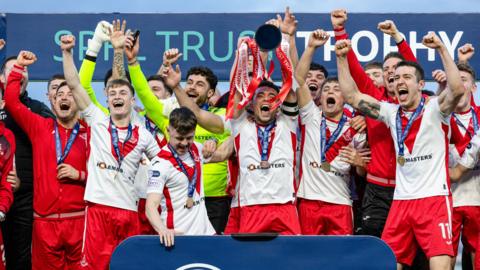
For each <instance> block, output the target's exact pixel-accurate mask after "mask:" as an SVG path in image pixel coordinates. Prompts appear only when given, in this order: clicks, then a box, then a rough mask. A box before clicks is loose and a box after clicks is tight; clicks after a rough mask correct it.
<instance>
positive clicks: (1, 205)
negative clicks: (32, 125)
mask: <svg viewBox="0 0 480 270" xmlns="http://www.w3.org/2000/svg"><path fill="white" fill-rule="evenodd" d="M15 147H16V146H15V137H14V136H13V133H12V132H11V131H10V130H9V129H7V128H6V127H5V124H4V123H3V122H0V173H1V178H0V211H1V212H3V213H7V212H8V210H9V209H10V206H11V205H12V202H13V192H12V185H11V184H10V183H8V182H7V176H8V173H9V172H10V171H11V170H12V168H13V158H14V156H15Z"/></svg>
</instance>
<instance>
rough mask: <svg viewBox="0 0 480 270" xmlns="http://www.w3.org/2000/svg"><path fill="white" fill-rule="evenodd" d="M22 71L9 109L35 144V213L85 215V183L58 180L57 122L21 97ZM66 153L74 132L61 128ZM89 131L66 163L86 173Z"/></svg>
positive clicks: (10, 91)
mask: <svg viewBox="0 0 480 270" xmlns="http://www.w3.org/2000/svg"><path fill="white" fill-rule="evenodd" d="M21 70H23V68H22V67H19V66H15V67H14V69H13V70H12V72H11V73H10V76H9V77H8V83H7V86H6V91H5V103H6V109H7V110H8V112H9V113H10V114H11V115H12V117H13V118H14V119H15V121H16V122H17V124H18V125H19V126H20V127H21V128H22V129H23V130H24V131H25V133H26V134H27V135H28V137H29V138H30V142H31V143H32V152H33V169H34V170H33V190H34V192H33V210H34V211H35V213H37V214H38V215H40V216H48V215H52V214H59V213H72V212H78V211H83V210H84V209H85V202H84V200H83V195H84V192H85V182H84V181H79V180H76V179H75V180H72V179H62V181H59V179H57V157H56V148H55V126H54V123H55V121H56V120H54V119H51V118H44V117H41V116H40V115H38V114H35V113H33V112H31V111H30V110H29V109H28V108H27V107H26V106H25V105H23V104H22V103H21V102H20V100H19V98H18V96H19V94H20V85H21V79H22V74H21V73H20V72H19V71H21ZM58 131H59V135H60V141H61V142H62V152H63V150H64V149H65V145H66V143H67V140H68V138H69V136H70V134H71V132H72V129H66V128H64V127H62V126H61V125H60V124H59V125H58ZM86 160H87V129H86V128H84V127H81V128H80V130H79V133H78V135H77V138H76V139H75V142H74V143H73V145H72V148H71V150H70V152H69V154H68V156H67V157H66V159H65V161H64V163H66V164H69V165H71V166H72V167H74V168H75V169H77V170H79V171H81V172H82V171H83V172H84V173H85V172H86Z"/></svg>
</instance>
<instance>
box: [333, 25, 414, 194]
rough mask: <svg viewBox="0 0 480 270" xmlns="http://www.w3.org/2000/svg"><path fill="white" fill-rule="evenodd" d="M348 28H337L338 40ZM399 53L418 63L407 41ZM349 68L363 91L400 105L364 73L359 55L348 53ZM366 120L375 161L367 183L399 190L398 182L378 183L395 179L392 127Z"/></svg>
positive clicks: (369, 164)
mask: <svg viewBox="0 0 480 270" xmlns="http://www.w3.org/2000/svg"><path fill="white" fill-rule="evenodd" d="M342 30H344V29H335V32H336V34H335V39H336V40H341V39H347V38H348V34H347V33H346V31H344V33H341V34H339V35H337V32H341V31H342ZM397 47H398V51H399V52H400V54H401V55H402V56H403V57H404V58H405V60H407V61H414V62H417V59H416V58H415V55H413V52H412V50H411V49H410V46H409V45H408V43H407V42H406V41H405V40H403V41H402V42H400V43H399V44H397ZM347 59H348V65H349V69H350V74H351V75H352V78H353V80H354V81H355V83H356V84H357V87H358V89H359V90H360V92H362V93H364V94H367V95H370V96H372V97H374V98H376V99H377V100H379V101H385V102H390V103H398V101H397V100H395V98H392V97H390V96H388V92H387V89H386V88H385V87H383V86H382V87H380V88H378V87H376V86H375V84H374V83H373V81H372V79H370V77H368V75H367V74H366V73H365V71H364V70H363V67H362V66H361V65H360V62H359V61H358V59H357V56H356V55H355V53H354V52H353V50H350V51H349V52H348V54H347ZM365 121H366V123H367V137H368V144H369V146H370V150H371V157H372V159H371V161H370V162H369V163H368V165H367V173H368V174H367V181H368V182H370V183H373V184H377V185H381V186H387V187H395V183H394V182H390V181H389V183H388V184H386V183H383V182H379V181H376V180H375V178H377V177H378V178H383V179H389V180H394V179H395V173H396V164H397V163H396V151H395V145H394V144H393V139H392V136H391V135H390V130H389V128H388V127H387V126H386V125H385V124H384V123H383V122H381V121H377V120H374V119H372V118H370V117H366V118H365Z"/></svg>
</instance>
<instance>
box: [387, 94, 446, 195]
mask: <svg viewBox="0 0 480 270" xmlns="http://www.w3.org/2000/svg"><path fill="white" fill-rule="evenodd" d="M399 108H400V106H399V105H396V104H390V103H386V102H380V117H379V119H380V120H381V121H383V122H384V123H385V124H386V125H387V126H388V127H389V128H390V132H391V135H392V138H393V142H394V144H395V150H396V152H397V156H398V138H397V129H396V118H397V111H398V110H399ZM405 115H406V116H407V117H408V118H409V117H410V116H411V115H412V112H406V113H405ZM416 121H421V124H420V127H419V129H418V132H415V130H414V128H413V127H412V129H410V133H412V134H411V135H415V134H416V138H415V141H414V143H413V148H412V149H409V147H408V146H407V144H406V143H404V145H405V151H404V157H405V160H406V162H405V165H404V166H400V165H399V164H397V169H396V187H395V192H394V195H393V198H394V199H395V200H411V199H420V198H425V197H432V196H442V195H449V188H450V187H449V183H448V180H447V179H448V168H447V165H448V164H447V157H448V152H447V151H448V148H447V147H448V127H449V125H450V115H444V114H443V113H442V112H441V111H440V107H439V103H438V98H437V97H432V98H430V101H429V102H428V103H426V104H425V107H424V109H423V113H422V114H420V116H418V117H417V119H416ZM412 126H413V125H412Z"/></svg>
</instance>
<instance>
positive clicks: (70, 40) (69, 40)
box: [60, 35, 75, 52]
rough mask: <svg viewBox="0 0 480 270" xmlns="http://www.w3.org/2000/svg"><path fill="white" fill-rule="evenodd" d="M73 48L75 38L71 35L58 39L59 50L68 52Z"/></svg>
mask: <svg viewBox="0 0 480 270" xmlns="http://www.w3.org/2000/svg"><path fill="white" fill-rule="evenodd" d="M73 47H75V37H74V36H72V35H64V36H62V37H61V38H60V48H61V49H62V51H67V52H70V51H71V50H72V48H73Z"/></svg>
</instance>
